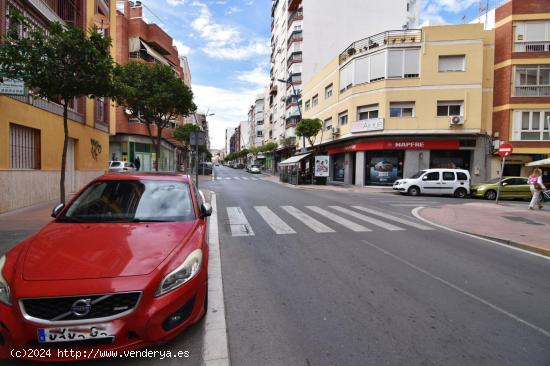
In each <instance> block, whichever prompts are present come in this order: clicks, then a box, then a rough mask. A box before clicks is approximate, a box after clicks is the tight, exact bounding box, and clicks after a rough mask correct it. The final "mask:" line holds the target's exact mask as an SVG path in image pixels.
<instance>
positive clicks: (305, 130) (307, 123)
mask: <svg viewBox="0 0 550 366" xmlns="http://www.w3.org/2000/svg"><path fill="white" fill-rule="evenodd" d="M322 129H323V122H322V121H321V120H320V119H319V118H315V119H307V118H306V119H303V120H301V121H300V122H298V124H297V125H296V136H298V137H305V138H306V139H307V140H308V142H309V144H310V145H311V146H312V147H313V146H314V144H315V139H316V137H317V135H318V134H319V132H321V130H322Z"/></svg>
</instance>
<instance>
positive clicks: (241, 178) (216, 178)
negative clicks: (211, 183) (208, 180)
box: [214, 177, 261, 180]
mask: <svg viewBox="0 0 550 366" xmlns="http://www.w3.org/2000/svg"><path fill="white" fill-rule="evenodd" d="M214 180H261V179H260V178H255V177H215V178H214Z"/></svg>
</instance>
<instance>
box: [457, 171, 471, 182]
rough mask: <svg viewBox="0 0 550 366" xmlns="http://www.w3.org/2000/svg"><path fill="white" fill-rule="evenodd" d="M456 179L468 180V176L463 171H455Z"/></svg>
mask: <svg viewBox="0 0 550 366" xmlns="http://www.w3.org/2000/svg"><path fill="white" fill-rule="evenodd" d="M456 179H457V180H468V176H467V175H466V174H465V173H461V172H457V173H456Z"/></svg>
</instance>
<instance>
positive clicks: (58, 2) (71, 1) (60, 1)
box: [34, 0, 79, 24]
mask: <svg viewBox="0 0 550 366" xmlns="http://www.w3.org/2000/svg"><path fill="white" fill-rule="evenodd" d="M34 2H37V1H34ZM40 2H42V3H44V4H46V5H47V6H48V7H49V8H50V9H51V10H53V12H54V13H56V14H57V15H58V16H59V17H60V18H61V19H63V20H64V21H66V22H69V23H73V24H75V23H76V22H77V20H78V13H79V8H78V4H77V1H76V0H40Z"/></svg>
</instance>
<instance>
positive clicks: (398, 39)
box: [340, 29, 422, 65]
mask: <svg viewBox="0 0 550 366" xmlns="http://www.w3.org/2000/svg"><path fill="white" fill-rule="evenodd" d="M421 42H422V31H421V30H419V29H407V30H394V31H386V32H382V33H378V34H376V35H374V36H371V37H367V38H363V39H361V40H359V41H356V42H353V43H352V44H351V45H350V46H349V47H348V48H346V49H345V50H344V52H342V53H341V54H340V65H342V64H344V63H346V62H347V61H348V60H349V59H351V58H353V57H354V56H356V55H364V54H368V53H373V52H376V51H379V50H381V49H385V48H392V47H398V48H406V47H419V45H420V43H421Z"/></svg>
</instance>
